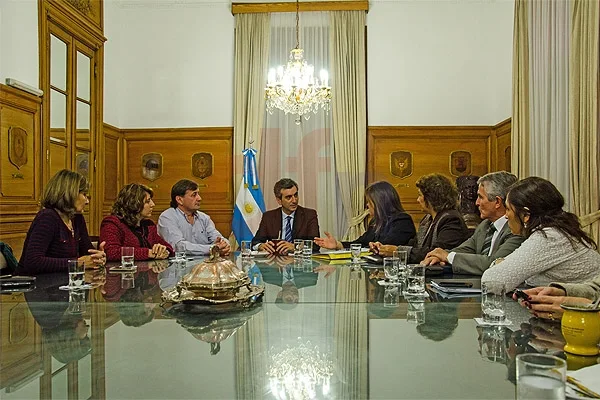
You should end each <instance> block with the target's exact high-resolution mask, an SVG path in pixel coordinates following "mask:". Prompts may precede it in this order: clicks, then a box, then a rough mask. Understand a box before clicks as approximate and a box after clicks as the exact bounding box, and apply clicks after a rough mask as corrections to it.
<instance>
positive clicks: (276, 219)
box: [273, 207, 284, 238]
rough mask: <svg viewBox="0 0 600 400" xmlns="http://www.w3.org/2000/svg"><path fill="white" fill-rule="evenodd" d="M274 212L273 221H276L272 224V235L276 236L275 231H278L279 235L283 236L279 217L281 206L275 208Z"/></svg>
mask: <svg viewBox="0 0 600 400" xmlns="http://www.w3.org/2000/svg"><path fill="white" fill-rule="evenodd" d="M275 213H276V214H275V218H273V221H275V222H276V224H275V226H274V228H275V233H274V237H277V233H279V237H280V238H283V235H284V233H283V232H281V222H282V219H281V213H282V211H281V207H279V208H278V209H277V210H275Z"/></svg>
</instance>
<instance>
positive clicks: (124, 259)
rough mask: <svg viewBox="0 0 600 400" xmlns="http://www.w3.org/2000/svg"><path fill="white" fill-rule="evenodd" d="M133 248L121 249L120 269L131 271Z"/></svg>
mask: <svg viewBox="0 0 600 400" xmlns="http://www.w3.org/2000/svg"><path fill="white" fill-rule="evenodd" d="M133 251H134V248H133V247H121V267H122V268H131V269H133Z"/></svg>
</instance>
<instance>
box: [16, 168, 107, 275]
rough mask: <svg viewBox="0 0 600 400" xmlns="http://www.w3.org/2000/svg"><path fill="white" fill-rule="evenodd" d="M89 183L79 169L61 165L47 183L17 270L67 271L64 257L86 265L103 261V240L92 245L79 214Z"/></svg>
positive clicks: (96, 265) (85, 202)
mask: <svg viewBox="0 0 600 400" xmlns="http://www.w3.org/2000/svg"><path fill="white" fill-rule="evenodd" d="M88 190H89V183H88V181H87V179H86V178H85V177H84V176H83V175H81V174H79V173H78V172H74V171H69V170H66V169H63V170H62V171H59V172H58V173H56V175H54V176H53V177H52V178H51V179H50V180H49V181H48V184H47V185H46V187H45V189H44V193H43V195H42V199H41V206H42V207H43V208H42V210H40V212H38V213H37V215H36V216H35V218H34V220H33V222H32V223H31V226H30V227H29V231H28V232H27V237H26V238H25V244H24V247H23V254H22V255H21V260H20V261H19V267H18V268H17V273H18V274H28V275H34V274H38V273H44V272H61V271H65V272H66V271H67V269H68V266H67V260H68V259H72V258H77V259H79V261H81V262H83V263H84V265H85V266H86V267H99V266H101V265H104V264H105V263H106V254H105V253H104V243H100V246H99V249H98V250H96V249H94V246H93V245H92V242H91V241H90V237H89V235H88V230H87V226H86V224H85V219H84V218H83V215H82V214H81V213H82V212H83V209H84V208H85V206H86V205H87V204H88V203H89V200H88V196H87V193H88Z"/></svg>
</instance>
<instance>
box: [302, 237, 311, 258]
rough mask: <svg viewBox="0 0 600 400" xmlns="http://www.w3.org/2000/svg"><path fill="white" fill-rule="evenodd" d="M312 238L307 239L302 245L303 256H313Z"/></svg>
mask: <svg viewBox="0 0 600 400" xmlns="http://www.w3.org/2000/svg"><path fill="white" fill-rule="evenodd" d="M312 245H313V241H312V240H305V241H304V246H302V257H304V258H310V257H311V256H312Z"/></svg>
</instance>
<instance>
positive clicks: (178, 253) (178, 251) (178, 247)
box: [121, 240, 185, 262]
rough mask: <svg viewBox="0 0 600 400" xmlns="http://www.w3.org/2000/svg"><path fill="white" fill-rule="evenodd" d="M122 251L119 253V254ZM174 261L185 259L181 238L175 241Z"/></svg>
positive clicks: (183, 244)
mask: <svg viewBox="0 0 600 400" xmlns="http://www.w3.org/2000/svg"><path fill="white" fill-rule="evenodd" d="M122 255H123V253H121V256H122ZM175 261H177V262H181V261H185V243H184V241H183V240H180V241H179V242H177V243H175Z"/></svg>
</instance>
